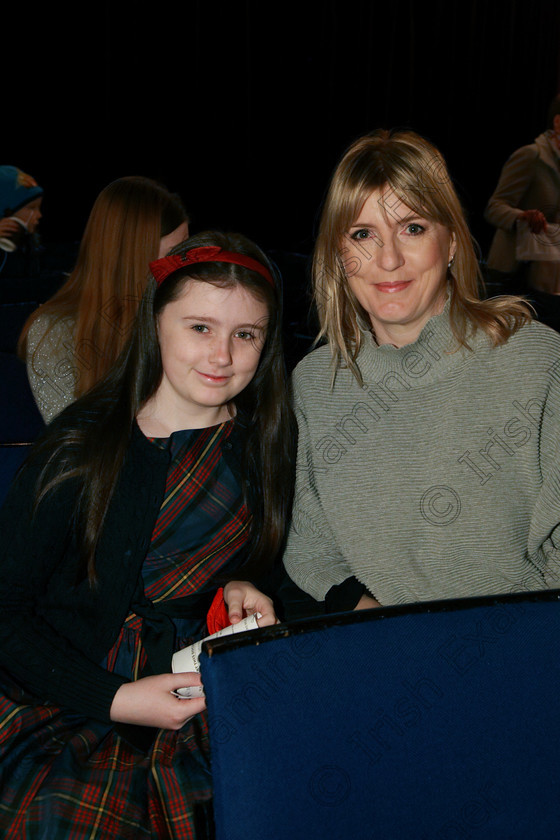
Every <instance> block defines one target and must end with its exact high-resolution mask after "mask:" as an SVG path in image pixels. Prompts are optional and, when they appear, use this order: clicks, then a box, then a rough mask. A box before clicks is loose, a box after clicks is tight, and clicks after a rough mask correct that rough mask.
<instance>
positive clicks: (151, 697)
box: [110, 672, 206, 730]
mask: <svg viewBox="0 0 560 840" xmlns="http://www.w3.org/2000/svg"><path fill="white" fill-rule="evenodd" d="M190 685H202V681H201V679H200V675H199V674H195V673H190V672H189V673H187V674H157V675H156V676H152V677H142V678H141V679H139V680H136V681H135V682H130V683H125V684H124V685H121V687H120V688H119V689H118V690H117V693H116V694H115V696H114V698H113V702H112V704H111V712H110V716H111V720H112V721H114V722H115V723H135V724H139V725H140V726H155V727H157V728H158V729H175V730H177V729H181V728H182V727H183V726H184V725H185V723H186V722H187V721H188V720H190V718H192V717H193V716H194V715H197V714H198V713H199V712H201V711H202V710H203V709H205V708H206V702H205V699H204V697H197V698H195V699H194V700H185V699H180V698H178V697H175V696H174V695H173V694H172V693H171V692H172V691H176V690H177V689H178V688H185V687H186V686H190Z"/></svg>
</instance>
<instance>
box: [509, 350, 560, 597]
mask: <svg viewBox="0 0 560 840" xmlns="http://www.w3.org/2000/svg"><path fill="white" fill-rule="evenodd" d="M549 373H550V375H551V381H550V384H549V389H548V394H547V397H546V399H545V401H544V402H543V406H542V413H541V418H540V431H539V458H540V464H539V467H540V471H541V475H542V484H541V488H540V492H539V495H538V497H537V501H536V504H535V507H534V510H533V515H532V518H531V523H530V528H529V537H528V557H527V559H528V561H529V564H530V566H529V569H530V570H529V571H528V572H527V574H526V576H525V578H524V580H522V581H516V589H518V590H522V591H525V590H532V589H541V588H542V586H543V583H544V585H545V586H547V587H549V588H551V589H560V362H556V364H555V365H553V367H551V368H550V370H549Z"/></svg>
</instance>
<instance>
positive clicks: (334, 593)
mask: <svg viewBox="0 0 560 840" xmlns="http://www.w3.org/2000/svg"><path fill="white" fill-rule="evenodd" d="M366 592H367V589H366V587H365V586H364V584H363V583H360V581H359V580H358V579H357V578H355V577H349V578H346V580H345V581H343V582H342V583H339V584H337V585H336V586H331V588H330V589H329V591H328V592H327V594H326V596H325V611H326V612H328V613H334V612H347V611H349V610H353V609H354V607H355V606H356V604H357V603H358V601H359V600H360V598H361V597H362V595H364V594H365V593H366Z"/></svg>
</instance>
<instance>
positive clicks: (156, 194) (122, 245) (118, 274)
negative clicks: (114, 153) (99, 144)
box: [18, 176, 188, 396]
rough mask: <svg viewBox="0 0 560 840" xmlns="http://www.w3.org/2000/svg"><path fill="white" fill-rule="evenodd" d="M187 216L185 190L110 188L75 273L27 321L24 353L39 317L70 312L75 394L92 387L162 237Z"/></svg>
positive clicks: (125, 329)
mask: <svg viewBox="0 0 560 840" xmlns="http://www.w3.org/2000/svg"><path fill="white" fill-rule="evenodd" d="M186 221H188V217H187V214H186V211H185V208H184V207H183V204H182V202H181V199H180V198H179V196H178V195H175V194H173V193H170V192H169V191H168V190H167V189H166V188H165V187H164V186H163V185H162V184H159V183H158V182H156V181H153V180H151V179H150V178H144V177H141V176H130V177H126V178H119V179H118V180H116V181H113V182H112V183H111V184H109V185H108V186H107V187H105V189H103V190H102V191H101V193H100V194H99V195H98V197H97V199H96V201H95V203H94V205H93V208H92V210H91V213H90V216H89V219H88V222H87V225H86V229H85V231H84V235H83V238H82V241H81V243H80V249H79V252H78V258H77V261H76V266H75V268H74V270H73V271H72V273H71V275H70V277H69V278H68V280H67V281H66V283H65V284H64V285H63V286H62V287H61V288H60V289H59V291H58V292H57V293H56V294H55V295H54V296H53V297H52V298H51V299H50V300H49V301H47V302H46V303H45V304H43V305H42V306H41V307H39V309H37V310H36V311H35V312H33V313H32V314H31V315H30V316H29V318H28V319H27V321H26V323H25V325H24V327H23V330H22V333H21V335H20V339H19V343H18V354H19V355H20V357H21V358H23V359H25V358H26V350H27V335H28V332H29V328H30V327H31V325H32V324H33V323H34V321H35V320H36V319H37V318H38V317H39V316H43V315H48V316H50V324H49V330H50V329H52V328H53V327H54V325H55V324H56V322H57V321H58V320H59V319H61V318H65V317H70V318H72V320H73V321H74V327H73V333H74V359H77V365H76V373H77V381H76V396H81V395H82V394H85V393H86V391H89V389H90V388H92V387H93V385H95V383H96V382H98V381H99V380H100V379H101V378H102V377H103V376H104V375H105V374H106V373H107V371H108V370H109V368H110V367H111V366H112V365H113V364H114V362H115V361H116V359H117V357H118V355H119V353H120V352H121V350H122V348H123V347H124V345H125V343H126V340H127V338H128V336H129V335H130V330H131V328H132V325H133V323H134V318H135V316H136V312H137V310H138V306H139V303H140V300H141V298H142V295H143V293H144V289H145V288H146V283H147V281H148V264H149V262H150V261H151V260H154V259H156V257H157V256H158V252H159V244H160V239H161V238H162V237H164V236H167V235H168V234H169V233H171V232H172V231H174V230H175V229H176V228H178V227H179V226H180V225H181V224H183V222H186ZM49 330H47V333H48V331H49ZM39 349H40V345H39V347H37V348H36V350H35V352H37V351H38V350H39ZM31 364H33V358H32V359H31Z"/></svg>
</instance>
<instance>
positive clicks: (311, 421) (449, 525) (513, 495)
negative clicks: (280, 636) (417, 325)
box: [285, 310, 560, 604]
mask: <svg viewBox="0 0 560 840" xmlns="http://www.w3.org/2000/svg"><path fill="white" fill-rule="evenodd" d="M469 343H470V345H471V348H472V350H467V349H465V348H460V349H457V344H456V342H455V341H454V339H453V337H452V333H451V328H450V324H449V321H448V315H447V310H446V311H444V313H442V314H441V315H438V316H436V317H434V318H432V319H431V320H430V321H429V322H428V324H427V325H426V326H425V327H424V329H423V331H422V333H421V335H420V337H419V338H418V340H417V341H416V342H415V343H414V344H409V345H407V346H405V347H401V348H395V347H393V346H391V345H383V346H381V347H378V346H376V345H375V343H374V341H373V339H372V337H371V335H370V334H369V333H367V334H365V335H364V345H363V349H362V350H361V352H360V355H359V358H358V363H359V367H360V370H361V372H362V376H363V379H364V383H365V385H364V388H363V389H360V388H359V386H358V384H357V383H356V381H355V379H354V378H353V376H352V375H351V374H350V372H349V371H348V370H346V369H343V370H339V371H338V373H337V376H336V380H335V385H334V388H333V389H332V390H331V387H330V382H331V371H330V355H331V354H330V349H329V348H328V347H321V348H319V349H317V350H315V351H314V352H312V353H311V354H310V355H309V356H307V357H306V358H305V359H303V361H301V362H300V364H299V365H298V366H297V368H296V370H295V371H294V376H293V383H294V397H295V409H296V413H297V416H298V423H299V435H300V439H299V453H298V470H297V480H296V494H295V503H294V515H293V524H292V528H291V532H290V536H289V540H288V545H287V549H286V554H285V565H286V568H287V570H288V573H289V574H290V576H291V577H292V578H293V580H294V581H295V582H296V583H297V584H298V585H299V586H300V587H301V588H302V589H304V590H305V591H307V592H309V593H310V594H311V595H312V596H313V597H315V598H317V599H318V600H322V599H324V597H325V595H326V593H327V592H328V590H329V589H330V588H331V587H332V586H335V585H337V584H340V583H341V582H343V581H344V580H346V579H347V578H349V577H352V576H355V577H356V578H357V579H358V580H359V581H361V582H362V583H363V584H365V586H366V587H367V589H368V590H369V591H370V592H371V594H372V595H374V596H375V597H376V598H377V599H378V600H379V601H380V603H381V604H398V603H406V602H411V601H423V600H429V599H434V598H452V597H460V596H474V595H488V594H493V593H500V592H510V591H520V590H530V589H542V588H545V587H560V526H559V525H558V523H559V522H560V454H559V452H558V446H559V442H560V441H559V435H560V335H558V334H557V333H555V332H553V331H552V330H550V329H548V328H547V327H544V326H543V325H542V324H539V323H532V324H529V325H527V326H525V327H523V328H522V329H521V330H519V331H518V332H517V333H515V334H514V335H513V336H512V337H511V338H510V339H509V341H508V342H507V343H506V344H505V345H502V346H500V347H497V348H494V347H492V346H491V344H490V342H489V341H488V339H487V337H486V336H485V334H484V333H483V332H481V331H479V332H477V333H476V334H475V335H474V336H473V337H472V339H471V340H470V342H469ZM450 350H451V352H450Z"/></svg>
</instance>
